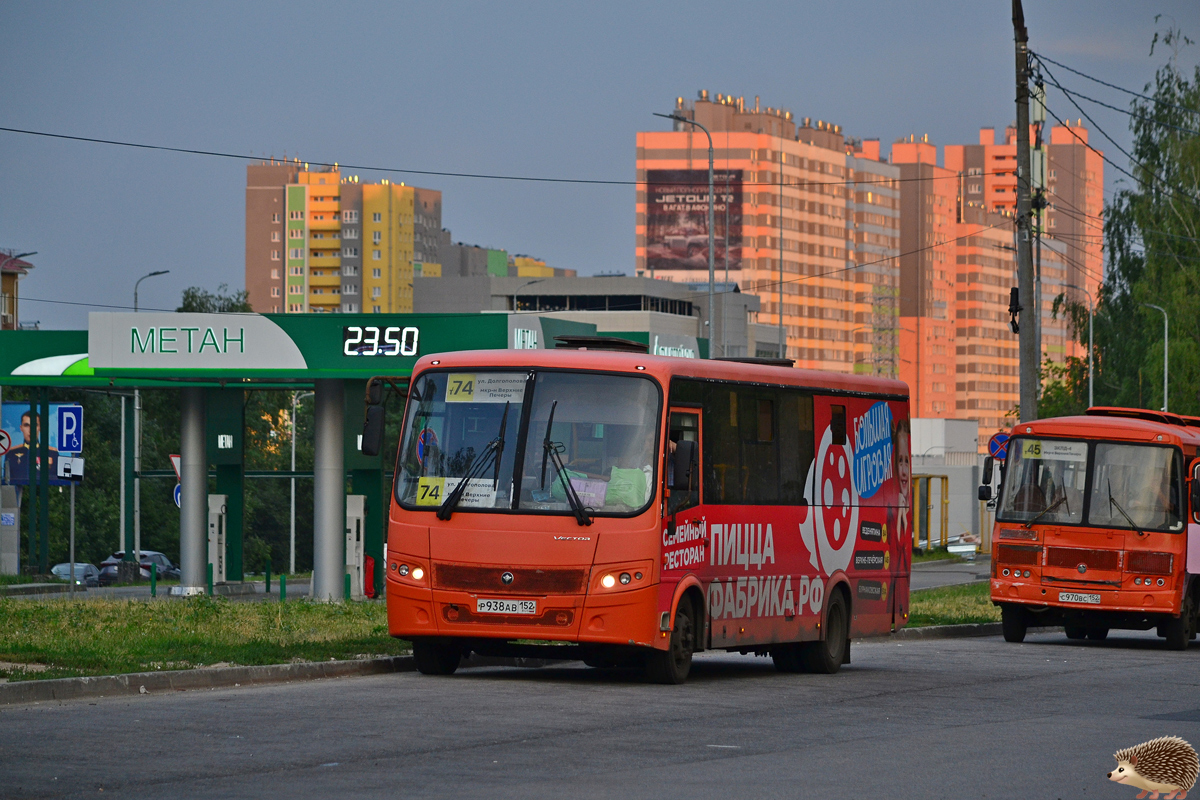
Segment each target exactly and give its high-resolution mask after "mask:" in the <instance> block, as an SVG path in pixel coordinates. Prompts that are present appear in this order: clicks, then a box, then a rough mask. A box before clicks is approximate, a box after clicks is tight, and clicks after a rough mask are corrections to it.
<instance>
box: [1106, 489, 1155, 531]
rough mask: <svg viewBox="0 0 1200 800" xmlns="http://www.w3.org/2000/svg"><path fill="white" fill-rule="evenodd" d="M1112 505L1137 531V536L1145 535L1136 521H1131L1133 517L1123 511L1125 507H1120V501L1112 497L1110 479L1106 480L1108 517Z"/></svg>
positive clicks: (1110, 513) (1110, 514)
mask: <svg viewBox="0 0 1200 800" xmlns="http://www.w3.org/2000/svg"><path fill="white" fill-rule="evenodd" d="M1113 506H1116V509H1117V511H1120V512H1121V516H1122V517H1124V518H1125V521H1126V522H1128V523H1129V527H1131V528H1133V529H1134V530H1135V531H1137V535H1138V536H1145V535H1146V534H1144V533H1142V529H1141V528H1139V527H1138V526H1137V523H1135V522H1134V521H1133V518H1132V517H1131V516H1129V515H1128V514H1126V513H1125V509H1123V508H1121V504H1120V503H1118V502H1117V501H1116V498H1114V497H1113V493H1112V481H1111V480H1110V481H1109V482H1108V515H1109V516H1110V517H1111V516H1112V510H1113Z"/></svg>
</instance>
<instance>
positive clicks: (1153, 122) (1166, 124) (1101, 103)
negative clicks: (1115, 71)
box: [1047, 70, 1200, 136]
mask: <svg viewBox="0 0 1200 800" xmlns="http://www.w3.org/2000/svg"><path fill="white" fill-rule="evenodd" d="M1047 72H1049V70H1047ZM1054 85H1055V86H1057V87H1058V90H1059V91H1060V92H1062V93H1063V94H1066V95H1074V96H1075V97H1078V98H1080V99H1082V100H1087V101H1088V102H1089V103H1095V104H1096V105H1098V106H1104V107H1105V108H1110V109H1112V110H1113V111H1116V112H1119V113H1121V114H1127V115H1129V116H1131V117H1133V118H1134V119H1140V120H1142V121H1143V122H1149V123H1150V124H1151V125H1159V126H1161V127H1164V128H1172V129H1174V130H1177V131H1182V132H1183V133H1189V134H1191V135H1192V136H1200V131H1194V130H1192V129H1191V128H1181V127H1179V126H1178V125H1172V124H1171V123H1169V122H1162V121H1161V120H1157V119H1152V118H1151V117H1147V116H1143V115H1142V114H1135V113H1134V112H1132V111H1127V110H1126V109H1124V108H1118V107H1117V106H1114V105H1109V104H1108V103H1106V102H1104V101H1103V100H1097V99H1095V98H1093V97H1088V96H1087V95H1086V94H1080V93H1079V92H1076V91H1072V90H1070V89H1067V88H1066V87H1065V86H1062V85H1061V84H1058V83H1055V84H1054Z"/></svg>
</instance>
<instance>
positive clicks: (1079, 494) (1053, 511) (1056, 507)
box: [999, 439, 1088, 525]
mask: <svg viewBox="0 0 1200 800" xmlns="http://www.w3.org/2000/svg"><path fill="white" fill-rule="evenodd" d="M1011 447H1012V449H1011V451H1010V452H1009V456H1008V468H1007V474H1006V475H1005V476H1004V498H1003V501H1002V502H1001V504H1000V514H999V516H1000V517H1002V518H1004V519H1007V520H1012V521H1014V522H1018V521H1019V522H1029V521H1030V520H1033V519H1037V521H1038V522H1057V523H1067V524H1076V525H1078V524H1079V523H1081V522H1083V491H1084V486H1085V482H1086V480H1087V455H1088V446H1087V442H1072V441H1064V440H1059V439H1015V440H1014V441H1013V444H1012V445H1011Z"/></svg>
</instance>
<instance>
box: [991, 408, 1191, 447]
mask: <svg viewBox="0 0 1200 800" xmlns="http://www.w3.org/2000/svg"><path fill="white" fill-rule="evenodd" d="M1012 435H1013V436H1028V435H1035V436H1062V437H1069V438H1073V439H1124V440H1129V441H1138V442H1170V443H1171V444H1180V445H1182V444H1187V445H1190V446H1193V447H1196V446H1200V417H1189V416H1184V415H1180V414H1169V413H1164V412H1162V411H1151V410H1148V409H1144V408H1111V407H1094V408H1089V409H1088V410H1087V413H1086V414H1085V415H1081V416H1075V417H1051V418H1049V419H1039V420H1036V421H1034V422H1020V423H1018V424H1016V425H1014V426H1013V429H1012Z"/></svg>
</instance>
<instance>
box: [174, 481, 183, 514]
mask: <svg viewBox="0 0 1200 800" xmlns="http://www.w3.org/2000/svg"><path fill="white" fill-rule="evenodd" d="M182 491H183V490H182V488H181V487H180V485H179V484H178V483H177V484H175V491H174V492H173V493H172V494H173V495H174V497H175V507H176V508H182V504H181V503H180V502H179V495H180V493H181V492H182Z"/></svg>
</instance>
